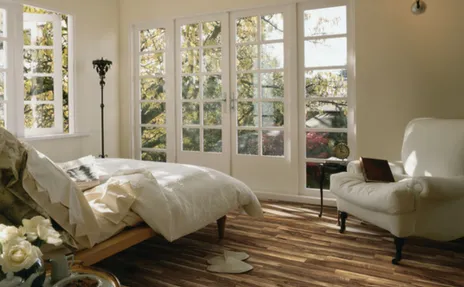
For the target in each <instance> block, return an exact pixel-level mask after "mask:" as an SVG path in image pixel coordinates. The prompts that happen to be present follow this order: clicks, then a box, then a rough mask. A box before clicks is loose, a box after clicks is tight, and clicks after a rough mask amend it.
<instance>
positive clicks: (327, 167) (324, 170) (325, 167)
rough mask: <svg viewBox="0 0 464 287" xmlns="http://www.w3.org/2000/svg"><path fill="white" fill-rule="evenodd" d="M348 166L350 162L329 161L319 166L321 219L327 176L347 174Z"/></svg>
mask: <svg viewBox="0 0 464 287" xmlns="http://www.w3.org/2000/svg"><path fill="white" fill-rule="evenodd" d="M347 166H348V161H340V162H333V161H327V162H323V163H320V164H319V169H320V174H321V178H320V179H319V188H320V191H321V211H320V213H319V217H322V211H323V209H324V180H325V177H326V176H330V175H331V174H334V173H339V172H345V171H346V167H347Z"/></svg>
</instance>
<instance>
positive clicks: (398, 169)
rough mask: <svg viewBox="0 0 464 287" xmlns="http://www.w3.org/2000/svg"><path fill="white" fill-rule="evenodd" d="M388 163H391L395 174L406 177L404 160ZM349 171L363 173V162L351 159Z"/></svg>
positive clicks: (389, 163)
mask: <svg viewBox="0 0 464 287" xmlns="http://www.w3.org/2000/svg"><path fill="white" fill-rule="evenodd" d="M388 165H390V169H391V171H392V173H393V175H396V176H399V177H401V178H404V177H405V174H404V166H403V163H402V162H396V163H393V162H388ZM347 171H348V172H350V173H355V174H362V169H361V163H360V162H359V160H353V161H350V162H349V163H348V166H347Z"/></svg>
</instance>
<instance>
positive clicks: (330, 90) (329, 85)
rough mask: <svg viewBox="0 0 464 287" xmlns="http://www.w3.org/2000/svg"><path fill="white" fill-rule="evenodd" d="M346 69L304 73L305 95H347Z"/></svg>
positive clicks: (322, 96)
mask: <svg viewBox="0 0 464 287" xmlns="http://www.w3.org/2000/svg"><path fill="white" fill-rule="evenodd" d="M347 87H348V75H347V71H346V70H318V71H308V72H306V73H305V89H306V97H321V98H326V97H347V96H348V89H347Z"/></svg>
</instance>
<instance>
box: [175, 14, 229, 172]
mask: <svg viewBox="0 0 464 287" xmlns="http://www.w3.org/2000/svg"><path fill="white" fill-rule="evenodd" d="M176 32H177V35H178V36H177V42H176V46H177V47H176V51H177V53H176V55H177V82H176V87H177V89H176V90H177V95H176V102H177V104H176V107H177V140H178V141H177V142H178V144H177V162H179V163H188V164H195V165H200V166H206V167H211V168H214V169H216V170H219V171H222V172H224V173H228V174H229V173H230V151H231V149H230V111H229V107H230V105H229V104H230V98H229V93H228V91H229V61H228V59H229V53H228V51H229V49H228V46H229V40H228V34H227V32H228V17H227V14H222V15H213V16H208V17H201V18H190V19H182V20H179V21H177V22H176Z"/></svg>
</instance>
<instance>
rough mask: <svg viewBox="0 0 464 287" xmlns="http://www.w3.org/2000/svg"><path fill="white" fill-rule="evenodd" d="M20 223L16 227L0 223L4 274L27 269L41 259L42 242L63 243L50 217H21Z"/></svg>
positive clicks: (0, 259)
mask: <svg viewBox="0 0 464 287" xmlns="http://www.w3.org/2000/svg"><path fill="white" fill-rule="evenodd" d="M22 224H23V225H22V226H20V227H18V228H17V227H15V226H7V225H4V224H0V247H1V254H0V265H1V267H2V271H3V273H5V274H8V273H16V272H20V271H22V270H27V269H29V268H31V267H32V266H33V265H34V264H35V263H36V262H37V261H38V260H41V258H42V252H41V251H40V246H42V244H44V243H47V244H52V245H55V246H59V245H61V244H62V243H63V241H62V240H61V238H60V234H59V233H58V232H57V231H56V230H55V229H54V228H53V226H52V223H51V222H50V219H46V218H44V217H42V216H35V217H33V218H31V219H23V221H22Z"/></svg>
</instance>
